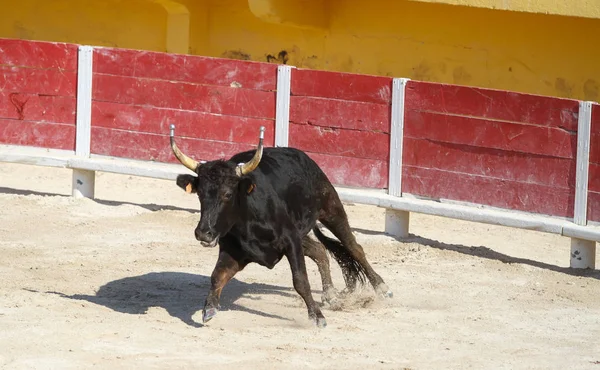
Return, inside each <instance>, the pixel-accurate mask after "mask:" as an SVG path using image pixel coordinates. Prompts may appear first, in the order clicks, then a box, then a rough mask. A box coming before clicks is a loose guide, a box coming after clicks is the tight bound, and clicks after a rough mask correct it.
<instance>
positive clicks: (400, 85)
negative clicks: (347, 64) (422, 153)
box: [388, 78, 409, 197]
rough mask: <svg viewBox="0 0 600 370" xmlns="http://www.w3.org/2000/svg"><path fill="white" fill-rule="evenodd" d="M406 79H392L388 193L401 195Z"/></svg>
mask: <svg viewBox="0 0 600 370" xmlns="http://www.w3.org/2000/svg"><path fill="white" fill-rule="evenodd" d="M408 81H409V80H408V79H406V78H394V80H393V82H392V117H391V127H390V166H389V167H390V168H389V179H388V183H389V185H388V193H389V194H390V195H393V196H396V197H399V196H401V195H402V146H403V142H404V96H405V90H406V84H407V83H408Z"/></svg>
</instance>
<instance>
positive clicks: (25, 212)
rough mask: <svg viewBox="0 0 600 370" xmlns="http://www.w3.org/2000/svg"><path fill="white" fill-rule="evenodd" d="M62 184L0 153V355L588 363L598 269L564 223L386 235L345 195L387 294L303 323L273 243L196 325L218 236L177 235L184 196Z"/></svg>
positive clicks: (599, 348)
mask: <svg viewBox="0 0 600 370" xmlns="http://www.w3.org/2000/svg"><path fill="white" fill-rule="evenodd" d="M70 184H71V171H70V170H66V169H53V168H43V167H34V166H27V165H16V164H5V163H0V258H1V260H0V366H2V367H3V368H7V369H31V368H39V369H48V368H61V369H62V368H76V369H81V368H88V367H92V366H94V367H97V368H111V369H113V368H161V369H178V368H186V369H188V368H211V369H250V368H252V369H266V368H269V369H468V368H474V369H503V368H505V369H600V272H598V271H594V272H587V273H577V272H573V271H571V270H569V269H568V268H566V267H567V266H568V262H569V258H568V257H569V239H567V238H564V237H560V236H556V235H550V234H543V233H538V232H533V231H527V230H518V229H508V228H504V227H496V226H490V225H483V224H476V223H468V222H462V221H457V220H451V219H444V218H439V217H433V216H426V215H419V214H413V215H412V216H411V225H410V227H411V233H412V236H411V237H410V238H408V239H406V240H395V239H394V238H392V237H390V236H387V235H385V234H384V233H383V226H384V210H383V209H380V208H376V207H370V206H362V205H352V204H348V205H346V209H347V212H348V214H349V219H350V223H351V225H352V226H353V227H354V228H355V234H356V237H357V239H358V240H359V242H360V243H361V244H362V245H363V247H364V249H365V251H366V253H367V256H368V258H369V259H370V261H371V262H372V264H373V265H374V267H375V269H376V270H377V271H378V272H379V274H380V275H382V277H383V278H384V279H385V280H386V282H387V283H388V285H389V286H390V288H391V289H392V290H393V292H394V298H392V299H390V300H383V299H379V298H376V297H374V294H373V292H372V290H371V289H370V288H369V287H367V288H365V289H364V291H362V292H360V293H359V294H357V295H356V296H354V297H351V298H348V299H347V300H345V301H344V302H343V306H342V307H334V308H331V307H325V308H324V311H323V313H324V315H325V317H326V318H327V322H328V326H327V328H325V329H321V330H320V329H317V328H315V327H313V325H312V324H311V323H310V322H309V321H308V319H307V316H306V309H305V306H304V304H303V303H302V301H301V299H300V298H299V296H298V295H297V294H296V292H295V291H294V290H293V288H292V281H291V274H290V270H289V266H288V264H287V261H286V260H283V261H282V262H281V263H280V264H279V265H277V266H276V267H275V268H274V269H273V270H268V269H266V268H263V267H260V266H258V265H250V266H248V267H247V268H246V269H245V270H244V271H242V272H241V273H240V274H238V275H237V276H236V278H235V279H234V280H233V281H232V282H231V283H230V284H229V285H228V286H227V287H226V288H225V290H224V292H223V297H222V311H221V312H219V314H218V315H217V316H216V317H215V318H214V319H213V320H212V321H211V322H209V323H208V325H206V326H203V325H202V324H201V312H200V311H201V308H202V303H203V301H204V297H205V295H206V293H207V291H208V288H209V282H210V273H211V271H212V268H213V266H214V263H215V261H216V254H217V250H216V249H205V248H202V247H201V246H200V245H199V243H198V242H196V240H195V239H194V237H193V229H194V227H195V225H196V223H197V221H198V219H199V214H198V212H197V209H198V201H197V198H196V197H195V196H190V195H187V194H185V193H184V192H183V191H181V190H179V188H177V187H176V186H175V184H174V183H173V182H170V181H162V180H154V179H147V178H136V177H130V176H124V175H114V174H106V173H98V174H97V188H96V195H97V198H98V199H96V200H89V199H74V198H71V197H69V196H68V195H69V194H70ZM307 265H308V269H309V278H310V280H311V284H312V288H313V291H314V295H315V299H317V300H318V301H320V299H321V284H320V278H319V275H318V273H317V269H316V266H315V265H314V264H313V263H312V261H310V262H307ZM598 265H600V264H598ZM332 272H333V275H334V282H335V283H336V285H337V287H338V288H342V287H343V279H342V277H341V273H340V270H339V268H338V267H337V265H335V264H334V265H332Z"/></svg>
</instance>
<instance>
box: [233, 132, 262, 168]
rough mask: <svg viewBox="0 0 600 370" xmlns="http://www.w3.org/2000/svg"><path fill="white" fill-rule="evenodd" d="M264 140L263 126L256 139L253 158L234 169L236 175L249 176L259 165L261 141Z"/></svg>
mask: <svg viewBox="0 0 600 370" xmlns="http://www.w3.org/2000/svg"><path fill="white" fill-rule="evenodd" d="M264 138H265V128H264V126H261V127H260V136H259V139H258V147H257V148H256V153H254V157H252V159H251V160H249V161H248V162H246V163H240V164H239V165H238V166H237V167H236V169H235V170H236V173H237V175H238V176H242V175H246V174H249V173H250V172H252V171H254V170H255V169H256V167H258V164H259V163H260V159H261V158H262V154H263V139H264Z"/></svg>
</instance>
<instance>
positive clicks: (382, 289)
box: [375, 283, 394, 298]
mask: <svg viewBox="0 0 600 370" xmlns="http://www.w3.org/2000/svg"><path fill="white" fill-rule="evenodd" d="M375 290H376V291H377V294H379V295H381V296H382V297H383V298H392V297H394V293H392V291H391V290H390V288H388V286H387V285H386V284H385V283H381V284H379V286H377V289H375Z"/></svg>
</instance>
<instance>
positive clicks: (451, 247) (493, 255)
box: [352, 228, 600, 280]
mask: <svg viewBox="0 0 600 370" xmlns="http://www.w3.org/2000/svg"><path fill="white" fill-rule="evenodd" d="M352 230H353V231H354V232H357V233H360V234H365V235H386V236H389V237H391V238H394V237H393V236H391V235H389V234H386V233H384V232H379V231H372V230H366V229H361V228H353V229H352ZM394 239H396V240H397V241H399V242H401V243H417V244H421V245H423V246H427V247H431V248H435V249H440V250H444V251H453V252H457V253H461V254H464V255H468V256H473V257H478V258H485V259H489V260H495V261H500V262H502V263H507V264H513V263H514V264H522V265H529V266H532V267H537V268H540V269H545V270H549V271H554V272H560V273H563V274H567V275H571V276H579V277H589V278H592V279H598V280H600V270H582V269H571V268H569V267H560V266H556V265H552V264H549V263H545V262H540V261H535V260H530V259H528V258H520V257H513V256H509V255H507V254H504V253H500V252H496V251H495V250H493V249H490V248H488V247H485V246H466V245H460V244H449V243H443V242H440V241H437V240H433V239H428V238H424V237H421V236H418V235H415V234H409V236H408V237H406V238H394Z"/></svg>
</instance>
